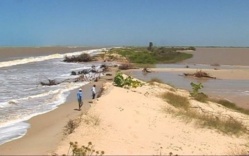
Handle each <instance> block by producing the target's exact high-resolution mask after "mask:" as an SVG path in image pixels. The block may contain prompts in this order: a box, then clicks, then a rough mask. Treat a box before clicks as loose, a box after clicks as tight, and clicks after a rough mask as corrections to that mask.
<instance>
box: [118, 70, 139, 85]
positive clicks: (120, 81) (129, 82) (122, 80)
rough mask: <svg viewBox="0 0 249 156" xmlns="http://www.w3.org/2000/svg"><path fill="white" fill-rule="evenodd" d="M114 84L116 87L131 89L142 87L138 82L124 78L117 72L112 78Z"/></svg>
mask: <svg viewBox="0 0 249 156" xmlns="http://www.w3.org/2000/svg"><path fill="white" fill-rule="evenodd" d="M114 84H115V85H116V86H118V87H133V88H137V87H140V86H142V85H143V84H142V83H141V82H140V81H138V80H134V79H133V78H131V77H130V76H128V77H127V78H124V77H123V75H122V73H120V72H118V73H117V74H116V76H115V77H114Z"/></svg>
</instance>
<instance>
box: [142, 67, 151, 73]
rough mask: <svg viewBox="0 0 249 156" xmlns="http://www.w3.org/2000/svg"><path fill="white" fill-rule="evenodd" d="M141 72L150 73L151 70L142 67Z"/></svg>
mask: <svg viewBox="0 0 249 156" xmlns="http://www.w3.org/2000/svg"><path fill="white" fill-rule="evenodd" d="M142 72H144V73H151V71H149V70H148V68H147V67H145V68H143V70H142Z"/></svg>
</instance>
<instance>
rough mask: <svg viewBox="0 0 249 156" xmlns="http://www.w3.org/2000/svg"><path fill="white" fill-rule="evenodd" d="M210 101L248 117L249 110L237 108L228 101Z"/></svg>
mask: <svg viewBox="0 0 249 156" xmlns="http://www.w3.org/2000/svg"><path fill="white" fill-rule="evenodd" d="M210 101H212V102H216V103H219V104H221V105H222V106H224V107H227V108H230V109H233V110H236V111H238V112H241V113H243V114H247V115H249V110H248V109H244V108H241V107H238V106H236V104H235V103H232V102H230V101H228V100H223V99H222V100H215V99H211V100H210Z"/></svg>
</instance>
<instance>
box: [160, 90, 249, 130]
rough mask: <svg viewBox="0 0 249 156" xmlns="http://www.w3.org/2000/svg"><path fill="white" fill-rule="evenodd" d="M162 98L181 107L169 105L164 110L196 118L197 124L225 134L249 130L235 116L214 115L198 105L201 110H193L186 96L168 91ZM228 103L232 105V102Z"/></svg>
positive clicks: (187, 117) (190, 119) (188, 117)
mask: <svg viewBox="0 0 249 156" xmlns="http://www.w3.org/2000/svg"><path fill="white" fill-rule="evenodd" d="M197 95H200V93H199V92H198V94H197ZM162 98H163V99H164V100H165V101H167V102H168V103H169V104H171V105H173V106H174V107H176V108H180V109H179V110H174V109H171V108H168V107H163V110H164V111H165V112H167V113H171V114H175V115H176V116H179V117H182V118H183V119H184V120H185V121H188V122H189V121H192V120H193V119H195V124H196V125H198V126H201V127H208V128H215V129H217V130H219V131H221V132H223V133H225V134H240V132H248V130H247V128H246V126H245V125H244V124H243V123H242V122H240V121H238V120H236V119H234V118H233V117H227V116H223V117H222V114H219V115H214V114H213V113H212V112H209V111H205V110H203V109H201V108H198V107H197V108H196V109H200V111H201V112H199V111H196V110H193V108H195V107H191V105H190V103H189V101H188V99H187V98H185V97H182V96H179V95H176V94H173V93H167V92H166V93H164V94H162ZM226 105H229V107H231V104H226ZM232 107H234V106H232Z"/></svg>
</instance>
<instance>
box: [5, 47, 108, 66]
mask: <svg viewBox="0 0 249 156" xmlns="http://www.w3.org/2000/svg"><path fill="white" fill-rule="evenodd" d="M102 50H103V49H94V50H85V51H77V52H72V53H66V54H52V55H48V56H38V57H28V58H23V59H17V60H12V61H5V62H0V68H2V67H10V66H14V65H20V64H26V63H32V62H40V61H45V60H51V59H59V58H64V56H72V55H80V54H81V53H88V54H98V53H101V52H102Z"/></svg>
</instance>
